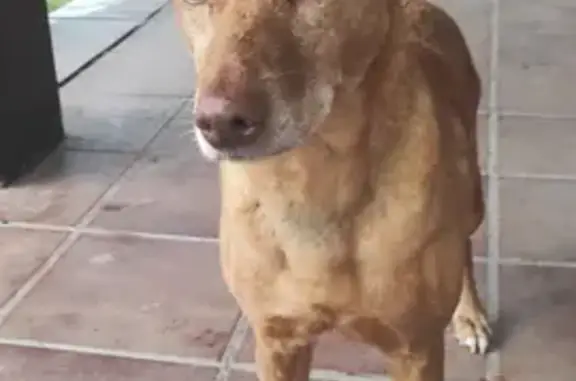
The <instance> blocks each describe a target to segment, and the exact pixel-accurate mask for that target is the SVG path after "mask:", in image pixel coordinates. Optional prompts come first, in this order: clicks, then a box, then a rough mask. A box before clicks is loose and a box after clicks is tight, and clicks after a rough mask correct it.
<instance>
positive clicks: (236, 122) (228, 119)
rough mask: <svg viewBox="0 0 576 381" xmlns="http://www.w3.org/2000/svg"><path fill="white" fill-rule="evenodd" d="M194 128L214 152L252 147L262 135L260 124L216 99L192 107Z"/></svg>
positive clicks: (206, 97)
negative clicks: (200, 133)
mask: <svg viewBox="0 0 576 381" xmlns="http://www.w3.org/2000/svg"><path fill="white" fill-rule="evenodd" d="M196 127H197V128H198V129H199V130H200V131H202V135H204V138H205V139H206V140H207V141H208V143H210V144H211V145H212V146H213V147H214V148H217V149H234V148H239V147H242V146H247V145H250V144H252V143H254V142H255V141H256V140H257V139H258V137H259V136H260V135H261V134H262V131H263V129H264V128H263V125H262V121H260V120H256V118H254V117H253V116H251V115H249V114H248V112H247V111H245V110H242V108H241V107H238V105H236V104H234V103H232V102H230V101H228V100H226V99H224V98H221V97H216V96H210V95H207V96H203V97H200V98H199V99H198V103H197V104H196Z"/></svg>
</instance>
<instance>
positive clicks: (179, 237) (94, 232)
mask: <svg viewBox="0 0 576 381" xmlns="http://www.w3.org/2000/svg"><path fill="white" fill-rule="evenodd" d="M0 229H23V230H37V231H46V232H54V233H76V232H77V233H80V234H82V235H91V236H101V237H132V238H141V239H147V240H159V241H175V242H192V243H215V244H217V243H218V238H216V237H201V236H193V235H184V234H170V233H150V232H141V231H132V230H121V229H119V230H114V229H106V228H99V227H88V226H87V227H80V226H66V225H50V224H37V223H29V222H8V223H4V224H0Z"/></svg>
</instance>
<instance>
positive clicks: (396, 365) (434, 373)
mask: <svg viewBox="0 0 576 381" xmlns="http://www.w3.org/2000/svg"><path fill="white" fill-rule="evenodd" d="M390 360H391V361H390V365H391V366H390V369H389V371H390V374H391V375H392V379H393V380H394V381H444V334H443V330H442V329H439V330H438V334H435V335H432V334H431V335H430V338H429V339H428V340H427V341H426V342H424V343H421V344H419V345H417V346H414V347H412V348H410V350H409V351H407V352H403V353H395V354H391V356H390Z"/></svg>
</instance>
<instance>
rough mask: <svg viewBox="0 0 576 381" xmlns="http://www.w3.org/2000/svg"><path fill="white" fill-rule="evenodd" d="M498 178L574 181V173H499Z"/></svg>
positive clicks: (575, 178) (575, 177)
mask: <svg viewBox="0 0 576 381" xmlns="http://www.w3.org/2000/svg"><path fill="white" fill-rule="evenodd" d="M497 176H498V178H499V179H500V180H506V179H510V180H533V181H576V175H563V174H554V173H552V174H543V173H528V172H516V173H499V174H498V175H497Z"/></svg>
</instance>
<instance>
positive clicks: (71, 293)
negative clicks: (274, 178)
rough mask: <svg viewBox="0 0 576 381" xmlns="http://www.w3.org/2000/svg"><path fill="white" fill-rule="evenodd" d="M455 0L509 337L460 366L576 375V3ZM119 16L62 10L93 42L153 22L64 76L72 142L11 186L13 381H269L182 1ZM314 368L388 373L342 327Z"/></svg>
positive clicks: (7, 361) (459, 371) (0, 329)
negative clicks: (232, 282) (233, 246)
mask: <svg viewBox="0 0 576 381" xmlns="http://www.w3.org/2000/svg"><path fill="white" fill-rule="evenodd" d="M440 2H441V3H442V4H444V5H446V6H447V7H448V9H449V10H450V11H451V12H452V14H454V15H455V16H456V17H457V19H458V21H459V22H460V24H461V25H462V27H463V28H464V29H465V31H466V35H467V37H468V40H469V43H470V46H471V48H472V49H473V51H474V55H475V59H476V62H477V65H478V68H479V69H480V71H481V74H482V77H483V79H484V99H483V103H482V112H481V113H480V115H479V121H480V126H481V128H480V131H479V136H480V139H481V147H482V152H481V155H482V158H483V165H484V170H485V173H486V180H487V187H486V190H487V196H488V206H489V210H488V217H487V218H488V220H489V221H490V222H491V223H490V224H488V225H486V226H489V229H483V230H482V231H480V232H479V233H478V234H477V236H476V237H475V254H476V261H477V264H478V265H477V274H478V277H479V283H480V287H481V292H482V295H483V297H484V298H485V300H486V302H487V305H488V307H489V312H490V315H491V317H492V318H493V319H494V320H497V321H498V325H497V332H498V333H499V334H500V335H499V337H500V339H501V341H502V343H501V346H500V348H499V350H498V351H496V352H495V353H493V354H491V355H489V356H487V357H486V358H478V357H473V356H470V355H468V354H467V353H466V352H465V351H464V350H463V349H460V348H457V347H456V345H455V343H454V340H453V339H452V338H451V337H449V339H448V340H447V345H448V359H447V363H448V380H450V381H479V380H481V379H483V378H488V379H490V380H491V381H497V380H498V379H497V378H494V376H496V375H498V374H502V375H503V376H504V377H505V378H504V379H505V380H507V381H516V380H518V381H542V380H550V381H574V379H575V374H576V329H575V328H574V317H575V316H576V235H575V234H574V232H575V231H576V151H575V150H574V147H576V107H575V106H576V100H575V99H576V65H575V63H576V47H575V46H574V41H575V39H576V23H575V22H574V20H576V3H573V1H571V0H570V1H569V0H529V1H527V0H523V1H521V0H506V1H499V0H493V1H488V0H466V1H464V0H441V1H440ZM156 3H158V2H156ZM160 3H162V2H160ZM160 3H158V4H156V5H158V6H160V5H162V4H160ZM495 4H496V5H497V7H494V5H495ZM152 8H153V7H152ZM147 9H150V8H147ZM139 12H140V13H139ZM113 14H114V17H112V16H110V17H103V16H98V17H96V16H94V17H92V18H91V19H64V18H62V19H61V20H59V21H58V22H57V24H55V25H54V28H55V29H54V30H55V33H60V32H58V28H60V26H58V25H61V26H62V27H63V26H64V25H65V24H67V23H75V24H78V25H79V26H78V27H77V28H78V30H79V32H78V39H77V40H76V43H77V44H78V47H81V46H82V41H83V40H82V39H83V38H88V39H89V38H95V39H97V40H98V41H100V40H99V39H101V41H104V42H98V43H100V44H101V46H109V45H110V43H111V41H112V42H113V41H114V40H115V38H117V37H118V34H121V33H120V32H118V31H119V30H120V29H121V30H122V31H124V32H122V33H126V30H127V29H130V28H135V30H134V31H132V32H133V33H131V34H130V35H129V37H128V38H127V39H126V40H125V41H123V42H122V43H121V44H120V45H118V46H116V47H115V48H114V49H112V50H111V51H109V52H108V53H107V54H105V55H103V56H102V57H100V58H99V59H98V61H97V62H95V63H94V64H93V65H92V66H90V67H89V68H88V69H86V70H84V71H82V72H81V73H80V74H79V75H77V76H75V77H74V78H73V79H72V80H71V81H69V83H67V84H66V85H65V86H64V87H63V88H62V91H61V97H62V103H63V111H64V121H65V129H66V131H67V134H68V135H69V138H68V140H67V142H66V143H65V144H64V145H63V147H62V148H61V149H60V150H59V151H58V152H55V153H54V154H53V155H52V156H51V157H49V158H48V160H46V162H45V163H44V164H43V165H42V166H41V167H40V168H39V169H38V170H37V171H36V172H35V173H34V174H33V175H31V176H29V177H28V178H26V179H25V180H24V181H23V182H21V183H20V184H18V185H15V186H14V187H12V188H9V189H2V190H0V220H2V223H1V224H0V273H1V274H3V276H2V277H0V303H1V304H0V381H16V380H17V381H62V380H66V381H110V380H114V381H136V380H137V381H148V380H150V381H152V380H158V379H166V380H174V381H176V380H190V381H208V380H214V379H215V378H217V379H218V381H226V380H230V381H248V380H255V376H254V374H253V370H254V365H253V356H252V342H251V339H250V337H249V335H248V334H247V333H248V332H247V326H246V322H245V321H244V320H243V319H241V318H239V317H240V315H239V311H238V308H237V307H236V305H235V303H234V301H233V299H232V298H231V297H230V295H229V294H228V292H227V291H226V288H225V286H224V285H223V283H222V280H221V277H220V273H219V271H220V270H219V267H218V257H217V240H216V235H217V219H218V209H219V202H218V190H217V177H216V175H217V174H216V169H215V167H214V166H213V165H212V164H207V163H206V162H204V161H203V160H202V159H201V158H200V156H199V154H198V152H197V151H196V148H195V146H194V145H193V143H192V138H191V136H190V129H191V112H192V110H191V106H190V100H191V96H192V94H193V90H194V77H193V70H192V66H191V60H190V59H189V58H188V56H187V53H186V52H185V50H184V43H183V40H182V37H181V36H180V35H179V31H178V30H177V29H176V25H175V22H174V15H173V14H172V10H171V8H170V6H166V7H165V8H163V9H162V10H161V11H160V12H159V13H157V14H154V13H148V12H144V11H142V10H140V11H139V10H138V9H132V10H127V9H126V8H124V9H121V8H118V9H116V10H115V11H114V12H113ZM150 14H152V15H153V16H152V17H151V18H150V19H149V20H148V21H147V22H146V23H145V25H144V26H142V27H139V26H138V25H141V24H142V22H143V21H144V20H146V18H147V17H149V16H150ZM131 18H132V19H131ZM85 25H86V26H85ZM88 25H90V26H88ZM120 25H121V26H122V27H121V28H120V27H119V26H120ZM115 28H117V29H115ZM66 33H68V32H66ZM86 36H88V37H86ZM90 36H92V37H90ZM114 36H115V37H114ZM70 44H72V43H70ZM94 46H96V45H94ZM74 49H76V48H75V46H74V45H68V46H64V45H62V46H60V47H56V54H57V56H58V54H60V56H59V57H60V58H59V59H60V66H59V70H60V73H59V74H60V75H61V78H66V77H67V76H69V75H70V73H73V72H74V71H75V70H76V69H77V68H78V67H80V66H81V65H82V62H83V61H86V60H87V59H91V58H90V56H93V51H92V50H91V52H88V53H86V52H82V49H81V48H79V50H77V51H75V50H74ZM66 54H70V56H68V58H65V55H66ZM74 55H76V56H74ZM86 57H88V58H86ZM66 60H68V61H66ZM66 62H68V63H66ZM79 62H80V64H78V63H79ZM314 365H315V369H316V371H315V373H314V379H315V380H335V381H347V380H356V379H362V380H367V379H374V378H376V379H380V380H382V379H385V374H384V373H383V364H382V361H381V359H380V356H379V355H378V354H377V353H375V351H374V350H372V349H370V348H368V347H364V346H361V345H359V344H355V343H347V342H344V341H343V340H342V339H341V338H339V337H338V336H333V335H329V336H327V337H325V338H323V339H322V340H321V343H320V346H319V348H318V351H317V353H316V359H315V363H314Z"/></svg>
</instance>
